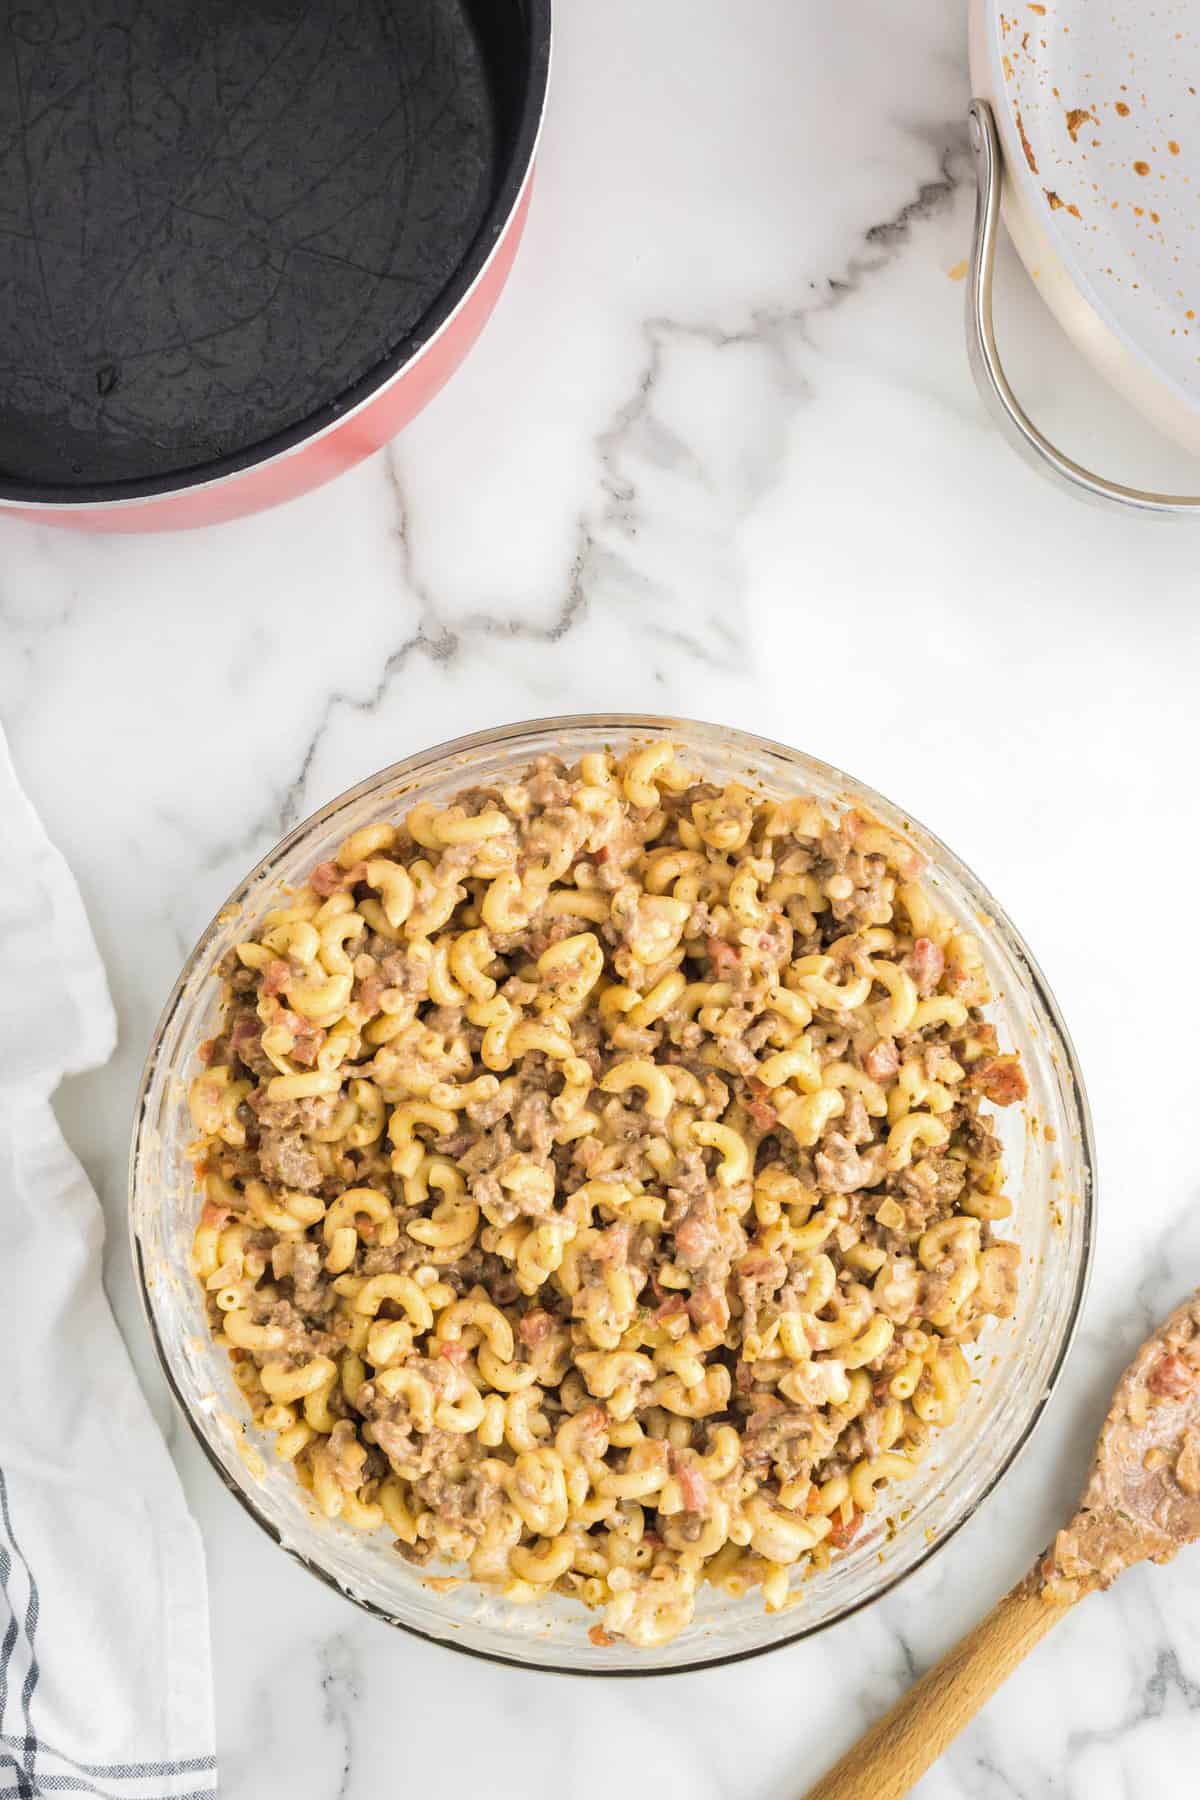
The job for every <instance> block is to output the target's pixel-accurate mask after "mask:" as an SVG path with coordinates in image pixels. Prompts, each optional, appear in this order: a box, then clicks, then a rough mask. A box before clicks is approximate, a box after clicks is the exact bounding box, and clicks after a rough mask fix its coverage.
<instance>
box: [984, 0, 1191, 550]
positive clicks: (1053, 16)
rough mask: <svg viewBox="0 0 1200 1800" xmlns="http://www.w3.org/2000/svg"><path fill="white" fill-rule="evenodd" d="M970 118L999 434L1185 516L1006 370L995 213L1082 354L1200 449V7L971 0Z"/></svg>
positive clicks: (1078, 486)
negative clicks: (1132, 481) (1030, 405)
mask: <svg viewBox="0 0 1200 1800" xmlns="http://www.w3.org/2000/svg"><path fill="white" fill-rule="evenodd" d="M970 65H971V82H972V91H973V93H974V95H975V98H974V99H973V100H972V102H971V110H970V132H971V148H972V152H973V154H974V157H975V166H976V175H977V179H978V193H977V199H976V210H975V237H974V244H973V250H972V258H971V267H970V282H969V287H968V293H967V347H968V351H969V354H970V358H971V366H972V369H973V370H974V373H975V378H976V381H977V383H978V385H979V389H980V392H981V393H982V395H983V397H984V400H985V401H986V402H987V404H988V406H989V408H990V410H991V411H992V412H993V414H994V416H995V417H996V419H997V421H998V423H999V424H1000V426H1001V428H1002V429H1003V431H1004V432H1005V435H1006V436H1007V437H1008V438H1009V439H1010V440H1011V441H1012V442H1013V443H1014V444H1015V445H1016V447H1017V448H1018V450H1020V452H1021V453H1022V454H1023V455H1024V456H1025V457H1026V458H1027V459H1028V460H1029V461H1031V462H1032V463H1033V464H1034V465H1035V466H1037V467H1038V468H1039V469H1041V470H1042V472H1044V473H1046V474H1048V475H1050V476H1051V477H1053V478H1055V479H1056V480H1058V481H1060V482H1065V483H1066V484H1067V485H1068V486H1069V487H1071V488H1072V489H1074V490H1075V491H1076V492H1077V493H1080V494H1082V495H1084V496H1086V497H1089V498H1091V499H1094V500H1098V501H1102V502H1109V503H1117V504H1120V505H1123V506H1128V507H1134V508H1137V509H1139V510H1141V511H1145V512H1157V513H1166V514H1176V515H1183V514H1189V513H1194V512H1196V511H1198V510H1200V496H1195V497H1193V496H1190V495H1187V494H1157V493H1149V492H1146V491H1144V490H1142V489H1139V488H1133V487H1126V486H1124V485H1122V484H1121V483H1119V482H1115V481H1111V480H1108V479H1106V478H1105V477H1104V476H1103V475H1101V474H1099V473H1096V472H1094V471H1092V470H1090V469H1086V468H1084V467H1083V466H1082V465H1081V464H1080V463H1077V462H1075V461H1074V460H1073V459H1072V458H1071V457H1069V456H1067V455H1066V454H1065V453H1064V452H1063V451H1061V450H1059V449H1058V448H1057V447H1056V446H1055V445H1054V444H1052V443H1051V442H1050V441H1049V439H1048V438H1046V437H1045V436H1044V434H1043V433H1042V432H1041V431H1040V430H1039V429H1038V427H1037V426H1036V425H1035V424H1034V423H1033V421H1032V420H1031V419H1030V418H1029V416H1028V414H1027V413H1026V412H1025V410H1024V408H1023V407H1022V405H1021V403H1020V401H1019V400H1018V399H1017V397H1016V395H1015V394H1014V392H1013V390H1012V387H1011V386H1010V384H1009V381H1008V378H1007V376H1006V374H1005V372H1004V368H1003V365H1002V363H1001V361H1000V357H999V353H998V351H997V348H996V340H995V334H994V332H993V329H992V267H993V261H994V257H995V247H996V237H997V232H998V228H999V220H1000V217H1001V216H1003V219H1004V223H1005V225H1006V226H1007V228H1008V231H1009V233H1010V235H1011V237H1012V240H1013V243H1014V244H1015V246H1016V248H1017V251H1018V253H1019V255H1020V257H1021V259H1022V261H1023V262H1024V264H1025V266H1026V268H1027V269H1028V271H1029V273H1030V275H1031V277H1032V278H1033V280H1034V281H1035V282H1036V283H1037V286H1038V289H1039V291H1040V292H1041V293H1042V295H1043V296H1044V298H1045V300H1046V302H1047V304H1048V305H1049V306H1050V308H1051V310H1052V311H1053V312H1054V314H1055V315H1056V317H1057V318H1058V320H1059V323H1060V324H1061V325H1062V326H1063V329H1064V330H1065V331H1066V332H1067V334H1068V335H1069V336H1070V337H1071V339H1072V340H1073V341H1074V343H1075V344H1076V345H1077V346H1078V348H1079V349H1080V350H1081V351H1082V352H1083V353H1084V355H1085V356H1087V357H1088V358H1089V359H1090V361H1091V362H1092V364H1093V366H1094V367H1095V368H1096V369H1097V370H1098V372H1099V373H1100V374H1101V375H1102V376H1103V378H1104V379H1105V380H1106V381H1107V382H1109V383H1110V384H1111V385H1112V386H1113V387H1114V388H1116V389H1117V390H1118V392H1120V393H1121V394H1122V395H1124V397H1125V398H1126V399H1127V400H1128V401H1129V402H1130V403H1131V404H1132V405H1133V406H1134V407H1135V408H1136V409H1137V410H1138V411H1139V412H1140V413H1142V414H1143V416H1144V417H1145V418H1147V419H1148V420H1150V422H1151V423H1152V424H1154V425H1156V426H1157V427H1158V429H1159V430H1160V431H1162V432H1164V433H1165V434H1166V435H1167V436H1169V437H1171V438H1173V439H1174V440H1175V441H1176V442H1177V443H1179V444H1180V445H1182V446H1183V447H1184V448H1185V449H1187V450H1189V451H1191V452H1193V453H1194V454H1196V455H1200V92H1198V90H1200V13H1198V9H1197V7H1196V6H1195V5H1194V4H1192V3H1191V0H1160V4H1159V5H1158V6H1157V7H1156V8H1155V9H1154V10H1153V11H1152V12H1149V13H1148V12H1147V11H1146V10H1145V9H1144V8H1142V7H1140V6H1133V5H1126V6H1120V5H1118V6H1116V7H1112V8H1110V7H1107V6H1105V7H1098V6H1096V5H1094V4H1092V3H1091V0H1045V4H1044V5H1031V4H1029V3H1028V0H1024V3H1019V0H971V8H970Z"/></svg>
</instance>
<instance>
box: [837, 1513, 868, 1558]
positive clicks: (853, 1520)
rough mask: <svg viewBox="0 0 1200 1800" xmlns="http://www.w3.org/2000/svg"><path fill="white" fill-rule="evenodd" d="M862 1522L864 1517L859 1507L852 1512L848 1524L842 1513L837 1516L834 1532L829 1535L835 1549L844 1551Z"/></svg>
mask: <svg viewBox="0 0 1200 1800" xmlns="http://www.w3.org/2000/svg"><path fill="white" fill-rule="evenodd" d="M862 1522H863V1515H862V1513H860V1512H859V1510H858V1508H857V1507H855V1508H854V1509H853V1511H852V1512H851V1514H850V1520H849V1523H846V1522H845V1521H844V1520H843V1518H842V1515H841V1513H840V1512H838V1513H837V1514H835V1516H834V1521H833V1530H832V1531H831V1532H830V1533H829V1542H830V1543H831V1544H832V1545H833V1547H834V1549H835V1550H844V1549H845V1548H846V1545H847V1544H848V1543H849V1542H850V1539H851V1538H852V1537H853V1536H854V1534H855V1532H856V1531H857V1530H858V1528H859V1526H860V1525H861V1524H862Z"/></svg>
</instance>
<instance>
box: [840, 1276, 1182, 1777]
mask: <svg viewBox="0 0 1200 1800" xmlns="http://www.w3.org/2000/svg"><path fill="white" fill-rule="evenodd" d="M1197 1538H1200V1291H1198V1292H1197V1293H1196V1294H1193V1296H1192V1298H1191V1299H1190V1300H1187V1301H1185V1303H1184V1304H1183V1305H1182V1306H1180V1307H1178V1308H1177V1309H1176V1311H1175V1312H1173V1313H1172V1314H1171V1316H1170V1318H1169V1319H1167V1321H1166V1323H1165V1324H1163V1325H1162V1326H1160V1327H1159V1329H1158V1330H1157V1331H1156V1332H1155V1334H1154V1336H1153V1337H1151V1338H1149V1339H1148V1340H1147V1341H1146V1343H1144V1344H1143V1345H1142V1347H1141V1349H1140V1350H1139V1351H1138V1353H1137V1355H1136V1356H1135V1357H1134V1359H1133V1361H1132V1362H1131V1363H1130V1365H1129V1367H1128V1368H1127V1369H1126V1371H1125V1373H1124V1375H1122V1377H1121V1379H1120V1381H1119V1383H1118V1384H1117V1389H1116V1392H1115V1393H1114V1395H1113V1399H1112V1405H1111V1406H1110V1408H1109V1412H1108V1417H1107V1418H1106V1419H1105V1421H1104V1425H1103V1427H1102V1429H1101V1432H1100V1438H1099V1441H1098V1443H1097V1445H1096V1454H1095V1457H1094V1459H1093V1462H1092V1466H1091V1470H1090V1471H1089V1474H1088V1478H1087V1484H1086V1486H1085V1487H1084V1490H1083V1497H1082V1498H1081V1500H1080V1502H1079V1505H1078V1507H1077V1508H1076V1510H1075V1516H1074V1517H1073V1518H1072V1520H1071V1522H1070V1524H1069V1525H1067V1527H1066V1528H1065V1530H1063V1531H1060V1532H1059V1534H1058V1536H1057V1537H1056V1538H1055V1540H1054V1543H1053V1544H1052V1545H1051V1547H1050V1549H1049V1550H1047V1551H1046V1552H1045V1553H1044V1554H1043V1555H1042V1556H1040V1557H1039V1558H1038V1560H1037V1562H1036V1564H1035V1565H1034V1567H1033V1568H1032V1569H1031V1570H1030V1571H1029V1574H1028V1575H1026V1577H1025V1579H1024V1580H1023V1581H1019V1582H1018V1583H1017V1585H1016V1587H1015V1588H1013V1589H1012V1590H1011V1592H1009V1593H1007V1594H1006V1595H1005V1596H1004V1598H1003V1600H1001V1601H1000V1602H999V1603H998V1604H997V1605H996V1606H995V1607H994V1608H993V1609H992V1611H991V1612H990V1613H989V1614H988V1616H987V1618H986V1619H984V1620H983V1621H982V1622H981V1623H980V1624H978V1625H977V1626H976V1627H975V1629H974V1630H973V1631H971V1632H968V1634H967V1636H966V1637H965V1638H963V1639H962V1641H961V1643H958V1644H956V1645H955V1646H954V1648H953V1650H951V1651H949V1652H948V1653H947V1655H945V1656H944V1657H943V1658H942V1660H941V1662H939V1663H937V1664H936V1665H935V1666H934V1667H933V1668H932V1669H930V1670H929V1672H928V1674H926V1675H923V1676H922V1678H921V1680H920V1681H918V1682H917V1684H916V1686H915V1687H914V1688H911V1689H910V1690H909V1692H908V1693H907V1694H905V1695H904V1696H903V1697H902V1698H901V1699H900V1700H898V1701H897V1702H896V1704H895V1706H893V1708H892V1710H891V1711H890V1712H889V1713H888V1714H887V1715H886V1717H885V1718H883V1719H881V1720H880V1721H879V1723H878V1725H874V1726H872V1728H871V1730H870V1731H868V1732H867V1733H866V1735H865V1736H864V1737H862V1738H860V1739H859V1741H858V1743H857V1744H855V1745H854V1747H853V1748H852V1749H851V1750H848V1751H847V1753H846V1755H845V1756H843V1758H842V1760H841V1761H840V1762H839V1763H838V1764H837V1766H836V1767H835V1768H833V1769H831V1770H830V1771H829V1773H828V1775H826V1776H825V1778H824V1780H822V1781H818V1782H817V1785H816V1786H815V1787H814V1788H810V1790H809V1792H808V1796H807V1800H901V1797H902V1796H903V1795H905V1794H907V1793H908V1792H909V1790H910V1788H912V1786H913V1785H914V1783H915V1782H917V1781H919V1780H920V1778H921V1776H922V1775H923V1774H924V1773H925V1771H926V1769H928V1768H929V1767H930V1765H931V1764H932V1763H935V1762H936V1761H937V1759H938V1757H939V1756H940V1755H941V1754H942V1752H943V1750H945V1749H946V1748H947V1746H948V1745H949V1744H950V1743H951V1742H952V1741H953V1740H954V1739H955V1738H956V1737H957V1736H958V1734H959V1732H960V1731H961V1730H962V1729H963V1727H964V1726H965V1725H967V1724H969V1723H970V1721H971V1720H972V1719H973V1718H974V1716H975V1714H976V1713H977V1712H978V1711H979V1709H980V1708H981V1707H982V1706H983V1705H984V1704H985V1703H986V1702H987V1701H988V1700H990V1699H991V1697H992V1695H993V1694H994V1693H995V1691H996V1689H997V1688H998V1687H999V1686H1000V1684H1001V1682H1002V1681H1004V1680H1006V1679H1007V1677H1008V1676H1009V1675H1011V1674H1012V1671H1013V1670H1014V1669H1015V1668H1016V1666H1017V1664H1018V1663H1019V1662H1020V1661H1021V1660H1022V1659H1023V1658H1024V1657H1025V1656H1027V1655H1028V1654H1029V1652H1030V1651H1031V1650H1032V1649H1033V1648H1034V1646H1035V1644H1038V1643H1040V1642H1041V1640H1042V1638H1044V1637H1045V1635H1046V1633H1047V1632H1048V1631H1049V1630H1050V1628H1051V1626H1053V1625H1057V1623H1058V1621H1059V1620H1060V1619H1061V1618H1062V1617H1063V1616H1064V1615H1065V1614H1066V1612H1067V1611H1068V1610H1069V1609H1070V1608H1071V1607H1072V1606H1074V1605H1075V1604H1076V1602H1077V1601H1079V1600H1082V1599H1083V1598H1084V1596H1085V1595H1086V1594H1090V1593H1092V1592H1093V1591H1094V1590H1095V1589H1096V1588H1106V1587H1108V1586H1109V1585H1110V1584H1111V1583H1112V1582H1113V1581H1115V1580H1116V1578H1117V1576H1118V1575H1120V1574H1121V1572H1122V1570H1124V1569H1128V1568H1130V1567H1131V1566H1132V1565H1133V1564H1134V1563H1139V1562H1145V1561H1147V1560H1149V1561H1152V1562H1160V1563H1161V1562H1166V1561H1167V1560H1168V1559H1169V1558H1170V1557H1172V1556H1174V1554H1175V1552H1176V1551H1177V1550H1178V1549H1180V1548H1181V1547H1182V1546H1183V1545H1184V1544H1190V1543H1192V1542H1193V1541H1194V1540H1195V1539H1197Z"/></svg>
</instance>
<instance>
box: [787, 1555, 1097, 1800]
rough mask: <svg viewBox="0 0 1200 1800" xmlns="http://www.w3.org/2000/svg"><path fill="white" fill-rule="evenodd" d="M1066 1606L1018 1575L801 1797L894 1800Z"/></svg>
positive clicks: (1005, 1677) (991, 1692)
mask: <svg viewBox="0 0 1200 1800" xmlns="http://www.w3.org/2000/svg"><path fill="white" fill-rule="evenodd" d="M1066 1611H1067V1603H1061V1604H1054V1605H1049V1604H1047V1602H1046V1601H1045V1600H1044V1599H1043V1598H1042V1595H1041V1593H1040V1591H1039V1584H1038V1583H1037V1582H1036V1581H1035V1580H1033V1579H1032V1578H1031V1577H1029V1576H1026V1577H1025V1579H1024V1581H1021V1582H1019V1583H1018V1584H1017V1586H1016V1587H1015V1588H1013V1589H1012V1591H1011V1592H1010V1593H1007V1594H1005V1596H1004V1598H1003V1600H1000V1601H998V1602H997V1604H996V1605H995V1606H994V1607H993V1608H992V1610H991V1612H990V1613H989V1614H988V1615H987V1618H986V1619H982V1620H981V1621H980V1623H979V1624H978V1625H976V1626H975V1628H974V1630H973V1631H969V1632H968V1633H967V1635H966V1637H965V1638H963V1639H961V1641H960V1642H959V1643H957V1644H956V1645H955V1646H954V1648H953V1650H949V1651H947V1653H946V1655H945V1656H943V1658H942V1660H941V1662H939V1663H936V1664H935V1665H934V1667H933V1668H932V1669H930V1670H929V1671H928V1673H927V1674H925V1675H923V1676H922V1677H921V1679H920V1681H918V1682H917V1684H916V1686H915V1687H912V1688H910V1689H909V1691H908V1693H907V1694H903V1695H902V1696H901V1697H900V1699H899V1700H897V1702H896V1704H895V1706H893V1708H892V1710H891V1711H890V1712H889V1713H887V1714H886V1715H885V1717H884V1718H882V1719H880V1721H879V1723H878V1724H877V1725H873V1726H872V1727H871V1729H870V1730H869V1731H868V1732H867V1733H866V1734H865V1736H863V1737H861V1738H860V1739H859V1740H858V1743H857V1744H855V1745H854V1746H853V1747H852V1748H851V1749H850V1750H848V1751H847V1752H846V1754H845V1756H843V1758H842V1760H841V1761H840V1762H839V1763H838V1764H836V1766H835V1767H834V1768H832V1769H830V1771H829V1773H828V1775H826V1776H825V1777H824V1779H823V1780H822V1781H818V1782H817V1784H816V1786H815V1787H813V1788H810V1789H809V1792H808V1795H807V1800H902V1796H903V1795H905V1794H907V1793H908V1791H909V1789H910V1788H912V1787H913V1786H914V1784H915V1783H916V1782H918V1781H919V1780H920V1778H921V1776H922V1775H923V1774H924V1773H925V1771H926V1769H928V1768H929V1767H930V1765H931V1764H932V1763H935V1762H936V1761H937V1759H938V1757H939V1756H940V1755H941V1754H942V1751H943V1750H945V1749H946V1747H947V1745H949V1744H950V1743H952V1742H953V1740H954V1739H955V1738H956V1737H957V1736H958V1734H959V1732H960V1731H961V1730H962V1729H963V1727H964V1726H965V1725H969V1724H970V1722H971V1720H972V1719H973V1718H974V1717H975V1714H976V1713H977V1712H978V1711H979V1709H980V1707H982V1706H983V1705H985V1704H986V1702H987V1701H988V1700H990V1699H991V1697H992V1695H993V1694H994V1693H995V1691H996V1689H997V1688H998V1687H999V1686H1000V1684H1001V1682H1002V1681H1004V1680H1006V1679H1007V1677H1008V1676H1009V1675H1011V1674H1012V1672H1013V1670H1014V1669H1015V1668H1016V1666H1017V1664H1018V1663H1019V1662H1021V1661H1022V1659H1023V1658H1024V1657H1026V1656H1028V1654H1029V1652H1030V1651H1031V1650H1032V1649H1033V1648H1034V1646H1035V1645H1036V1644H1039V1643H1040V1642H1041V1640H1042V1639H1043V1638H1044V1637H1045V1635H1046V1633H1047V1632H1048V1631H1049V1630H1050V1627H1051V1626H1052V1625H1056V1624H1057V1623H1058V1621H1059V1619H1061V1618H1062V1616H1063V1614H1064V1613H1065V1612H1066Z"/></svg>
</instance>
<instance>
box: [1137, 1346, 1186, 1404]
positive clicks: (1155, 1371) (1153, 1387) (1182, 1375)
mask: <svg viewBox="0 0 1200 1800" xmlns="http://www.w3.org/2000/svg"><path fill="white" fill-rule="evenodd" d="M1195 1381H1196V1372H1195V1370H1194V1369H1190V1368H1189V1367H1188V1365H1187V1364H1186V1363H1185V1362H1184V1360H1183V1358H1182V1356H1175V1355H1174V1354H1168V1355H1166V1356H1163V1357H1160V1358H1159V1360H1158V1362H1156V1363H1155V1365H1154V1367H1153V1368H1152V1369H1151V1371H1150V1375H1149V1378H1148V1380H1147V1382H1146V1386H1147V1387H1148V1388H1149V1389H1150V1392H1151V1393H1152V1394H1158V1395H1161V1396H1162V1397H1163V1398H1165V1399H1168V1400H1182V1399H1184V1398H1185V1396H1186V1395H1188V1394H1190V1393H1191V1391H1192V1388H1193V1387H1194V1385H1195Z"/></svg>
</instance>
